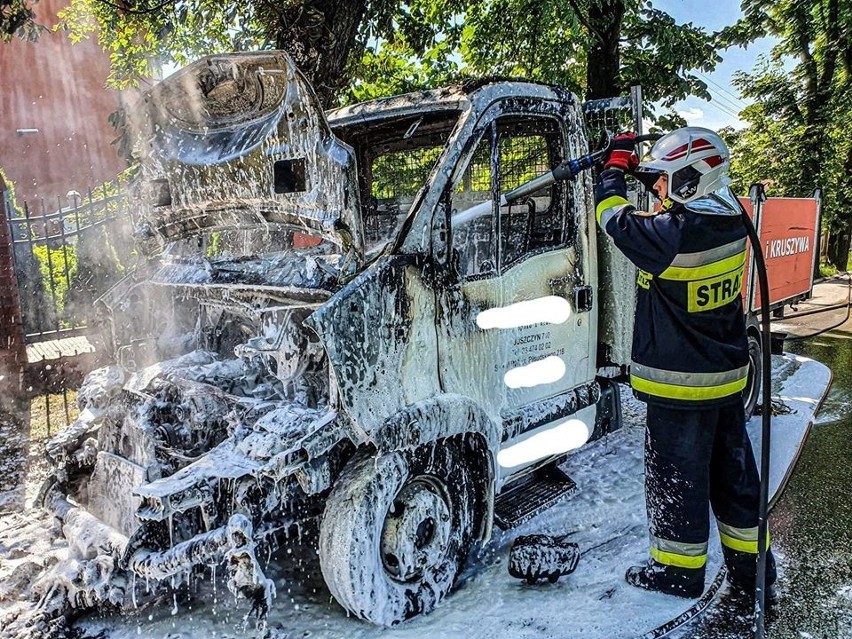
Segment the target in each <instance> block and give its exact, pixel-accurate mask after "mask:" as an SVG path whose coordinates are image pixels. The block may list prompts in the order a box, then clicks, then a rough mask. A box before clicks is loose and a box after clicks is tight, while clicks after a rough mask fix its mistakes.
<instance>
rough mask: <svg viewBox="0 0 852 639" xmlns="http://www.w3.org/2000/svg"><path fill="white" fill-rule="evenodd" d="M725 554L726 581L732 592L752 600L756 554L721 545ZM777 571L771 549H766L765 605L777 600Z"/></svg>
mask: <svg viewBox="0 0 852 639" xmlns="http://www.w3.org/2000/svg"><path fill="white" fill-rule="evenodd" d="M722 553H723V554H724V556H725V566H727V568H728V583H729V584H730V585H731V590H732V591H733V592H734V593H737V594H739V595H741V596H742V597H744V598H751V600H752V601H754V595H755V593H754V589H755V581H756V579H755V575H756V573H757V555H756V554H754V553H748V552H741V551H738V550H733V549H731V548H728V547H727V546H722ZM777 576H778V572H777V570H776V568H775V557H774V556H773V555H772V549H771V548H767V550H766V582H765V588H766V590H765V594H764V599H765V601H766V604H767V606H769V605H772V604H775V603H776V602H777V600H778V592H777V590H776V588H775V580H776V578H777Z"/></svg>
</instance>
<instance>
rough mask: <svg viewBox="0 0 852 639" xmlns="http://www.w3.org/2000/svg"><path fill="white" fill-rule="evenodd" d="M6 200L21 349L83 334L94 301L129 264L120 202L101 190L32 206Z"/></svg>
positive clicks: (131, 252) (128, 222)
mask: <svg viewBox="0 0 852 639" xmlns="http://www.w3.org/2000/svg"><path fill="white" fill-rule="evenodd" d="M6 197H7V201H6V210H7V211H8V212H9V217H8V224H9V228H10V236H11V238H12V257H13V265H14V270H15V276H16V279H17V282H18V289H19V291H20V298H21V314H22V320H23V325H24V332H25V337H26V341H27V344H35V343H39V342H46V341H52V340H58V339H62V338H70V337H74V336H79V335H83V334H86V333H87V332H88V331H89V330H90V329H91V328H92V324H93V322H92V318H93V306H94V301H95V300H96V299H97V298H98V297H99V296H100V295H101V294H103V293H104V292H105V291H106V290H107V289H108V288H109V287H110V286H112V285H113V284H114V283H115V282H116V281H118V279H120V278H121V277H122V276H123V275H124V274H125V273H126V272H127V271H128V269H130V268H132V267H133V264H135V260H136V253H135V249H134V245H133V240H132V229H133V220H132V217H131V212H130V209H129V207H128V206H127V199H126V197H125V195H124V194H123V193H122V192H121V190H120V189H119V187H118V186H117V185H115V184H104V185H102V186H101V187H99V188H98V189H95V190H90V191H88V192H87V193H86V194H85V195H80V194H78V193H76V192H70V193H68V194H67V195H66V196H65V197H64V198H57V199H56V200H55V201H54V202H53V203H51V202H47V201H44V200H42V201H41V202H39V203H37V204H36V205H35V206H33V205H31V204H30V203H24V205H23V206H22V207H17V208H16V207H15V205H14V203H13V202H12V201H11V199H9V197H8V195H6Z"/></svg>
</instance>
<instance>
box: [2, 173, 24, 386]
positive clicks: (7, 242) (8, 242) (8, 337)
mask: <svg viewBox="0 0 852 639" xmlns="http://www.w3.org/2000/svg"><path fill="white" fill-rule="evenodd" d="M5 192H6V183H5V181H4V180H3V176H2V175H0V393H9V392H11V393H14V394H16V395H18V394H20V393H22V392H23V385H24V373H25V370H26V366H27V346H26V341H25V340H24V326H23V320H22V317H21V298H20V294H19V291H18V279H17V277H16V276H15V268H14V257H13V255H14V248H13V245H12V239H13V238H12V233H11V229H10V228H9V223H8V216H9V215H10V214H11V211H7V210H6V197H5Z"/></svg>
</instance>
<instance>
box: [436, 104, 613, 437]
mask: <svg viewBox="0 0 852 639" xmlns="http://www.w3.org/2000/svg"><path fill="white" fill-rule="evenodd" d="M538 106H539V107H542V106H546V105H538ZM557 109H558V107H557V106H556V105H554V106H553V107H552V108H551V109H550V110H551V111H552V113H550V114H548V113H547V111H548V109H547V108H540V110H539V113H541V114H542V115H538V114H537V115H535V116H532V115H528V114H526V115H515V114H512V113H505V114H502V115H499V117H492V118H491V119H490V121H487V123H486V124H484V125H483V126H482V127H481V129H480V135H478V136H474V138H473V140H474V141H473V144H472V145H471V149H470V151H469V153H468V154H467V155H466V156H463V158H464V159H463V160H462V162H463V163H465V162H466V168H465V170H464V171H463V172H462V171H457V172H456V175H457V176H458V177H457V178H456V179H455V181H454V184H453V185H452V189H451V191H450V192H449V194H448V196H447V197H448V198H449V200H450V201H449V203H448V210H449V211H451V216H450V220H451V221H450V255H451V256H452V257H451V261H452V268H451V272H452V273H453V276H452V281H451V283H450V285H449V286H447V287H445V289H444V290H443V291H442V292H441V293H440V294H439V299H440V303H439V310H438V328H439V330H438V333H439V336H438V343H439V367H440V375H441V380H442V386H443V388H444V390H445V392H453V393H460V394H463V395H466V396H468V397H471V398H472V399H473V400H474V401H476V402H477V403H478V404H479V405H480V406H482V407H483V408H484V409H485V410H486V411H488V412H489V413H490V415H491V416H492V418H493V419H495V420H497V421H498V422H502V423H503V425H504V433H503V439H504V441H507V440H510V439H512V438H515V437H517V436H518V435H520V434H522V433H526V432H529V431H530V430H531V429H533V428H535V427H536V426H538V425H539V424H540V420H539V422H535V420H534V419H530V420H525V419H524V418H523V414H524V410H523V409H524V407H532V406H534V405H535V404H536V403H537V402H540V401H541V400H543V399H546V398H550V397H555V396H558V395H560V394H564V393H566V392H569V391H570V389H572V388H575V387H577V386H579V385H581V384H583V383H587V382H588V381H589V380H591V379H594V372H595V357H594V354H595V347H594V330H593V326H592V323H593V322H594V316H595V313H596V309H594V308H593V306H592V305H591V298H590V297H589V293H590V291H591V289H590V288H586V287H587V286H590V285H592V284H593V282H590V281H586V278H585V274H586V273H587V272H588V271H589V270H590V269H588V265H584V264H583V263H582V258H583V257H584V256H585V252H584V251H580V250H578V248H579V247H578V246H577V245H578V243H580V237H581V235H583V234H584V233H585V232H586V231H585V226H586V223H585V218H586V203H585V201H584V198H583V197H582V193H583V191H582V190H581V187H580V186H578V185H577V184H571V183H562V184H555V185H552V186H550V187H546V188H544V189H542V190H541V191H540V192H537V193H535V194H534V195H533V196H532V197H530V198H528V199H527V200H524V201H522V202H520V203H514V204H512V205H511V206H500V205H499V194H500V193H504V192H506V191H508V190H510V189H513V188H515V187H517V186H519V185H520V184H523V183H525V182H527V181H529V180H530V179H532V178H534V177H536V176H538V175H541V174H543V173H545V172H547V171H549V170H550V169H551V168H552V167H553V166H555V165H556V164H558V163H559V161H560V160H562V159H563V158H564V157H566V155H567V153H568V149H569V145H568V141H569V135H568V133H569V132H568V131H567V130H566V126H567V125H566V123H565V119H564V118H562V117H559V114H558V111H557ZM483 120H487V118H485V117H484V118H483ZM575 139H576V137H575ZM572 150H573V151H574V152H577V151H578V149H572ZM486 203H487V204H486ZM578 211H579V214H577V212H578ZM530 412H535V411H530ZM519 416H522V417H521V418H520V419H519Z"/></svg>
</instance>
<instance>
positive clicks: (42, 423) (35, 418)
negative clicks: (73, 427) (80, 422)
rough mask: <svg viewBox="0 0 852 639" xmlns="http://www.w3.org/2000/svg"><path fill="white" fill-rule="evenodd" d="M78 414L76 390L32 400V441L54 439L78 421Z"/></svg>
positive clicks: (41, 396) (40, 396)
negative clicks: (61, 431) (57, 434)
mask: <svg viewBox="0 0 852 639" xmlns="http://www.w3.org/2000/svg"><path fill="white" fill-rule="evenodd" d="M66 403H67V412H66ZM78 414H79V411H78V410H77V391H76V390H67V391H65V393H64V394H63V393H54V394H45V395H39V396H38V397H34V398H33V399H32V400H30V439H31V440H32V441H41V440H43V439H47V438H48V437H52V436H53V435H55V434H56V433H58V432H59V431H60V430H62V429H63V428H65V426H67V425H68V424H70V423H71V422H73V421H74V420H75V419H77V415H78Z"/></svg>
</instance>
